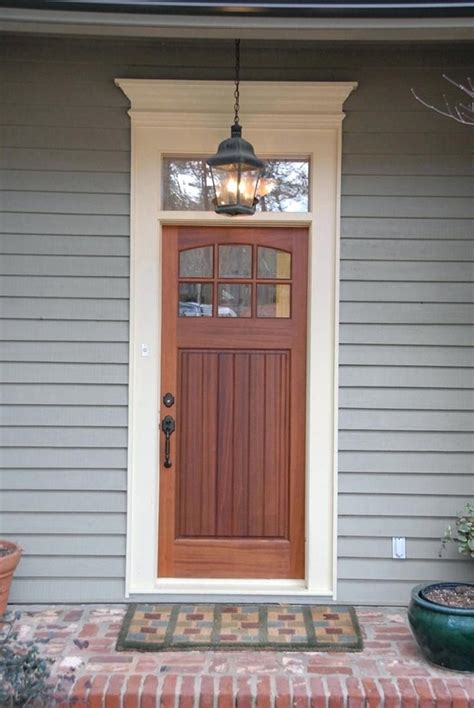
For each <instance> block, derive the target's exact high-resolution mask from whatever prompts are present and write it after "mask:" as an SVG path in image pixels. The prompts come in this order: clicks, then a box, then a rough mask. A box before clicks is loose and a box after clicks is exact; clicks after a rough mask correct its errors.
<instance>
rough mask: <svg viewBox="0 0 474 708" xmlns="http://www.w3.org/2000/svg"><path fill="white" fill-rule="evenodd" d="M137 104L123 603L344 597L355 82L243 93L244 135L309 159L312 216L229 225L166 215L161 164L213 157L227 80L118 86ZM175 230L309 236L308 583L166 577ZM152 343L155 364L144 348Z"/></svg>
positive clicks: (266, 86) (253, 87) (267, 150)
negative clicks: (164, 304) (341, 289)
mask: <svg viewBox="0 0 474 708" xmlns="http://www.w3.org/2000/svg"><path fill="white" fill-rule="evenodd" d="M116 84H117V86H119V87H120V88H121V89H122V91H123V92H124V93H125V94H126V95H127V96H128V98H130V100H131V110H130V112H129V115H130V118H131V129H132V146H131V147H132V158H131V160H132V168H131V252H130V365H129V366H130V368H129V436H128V487H127V488H128V495H127V557H126V595H127V597H129V596H130V595H133V594H137V595H140V594H147V595H150V594H157V595H158V594H166V593H169V592H173V593H176V592H178V593H185V594H190V585H192V587H193V588H194V592H206V593H208V594H210V595H212V594H228V595H232V594H243V593H244V594H249V595H250V594H255V595H257V594H258V595H265V594H269V595H270V594H278V595H281V594H287V595H298V596H302V595H313V596H324V597H328V596H329V597H333V598H335V597H336V579H337V571H336V559H337V549H336V538H337V536H336V522H337V472H336V471H337V366H338V361H337V353H338V352H337V344H338V309H339V302H338V285H339V217H340V179H341V124H342V120H343V118H344V113H343V112H342V105H343V102H344V100H345V99H346V98H347V96H348V95H349V94H350V92H351V91H352V90H353V89H354V88H355V87H356V84H355V83H354V82H336V83H332V82H328V83H321V82H317V83H307V82H301V83H299V82H298V83H277V82H247V83H244V84H243V85H242V91H241V93H242V105H243V106H245V111H246V113H242V123H243V125H244V127H245V137H246V138H247V139H249V140H250V141H251V142H252V143H253V144H254V145H255V146H256V150H257V152H258V153H259V155H263V156H265V155H269V156H270V155H278V156H285V155H288V156H309V158H310V170H311V179H310V184H311V195H310V199H311V205H312V211H311V212H308V213H305V214H289V213H288V214H285V213H282V214H278V213H273V214H268V213H259V214H256V215H255V216H253V217H222V216H218V215H217V214H212V213H209V212H165V211H162V210H161V157H162V155H189V154H196V155H202V154H212V153H213V152H214V151H215V148H216V145H217V144H218V142H220V141H221V140H222V139H223V137H225V136H226V135H227V133H228V130H229V125H230V114H229V110H228V109H229V105H230V103H229V105H227V104H228V102H227V101H223V100H222V97H223V95H226V94H229V102H230V101H231V98H232V87H231V84H230V82H208V81H160V80H156V81H155V80H141V79H137V80H135V79H116ZM166 224H196V225H198V224H199V225H209V226H237V225H239V226H252V225H255V226H272V227H275V226H278V225H281V226H290V225H294V226H307V227H308V229H309V248H310V255H309V273H308V285H309V287H308V333H307V342H308V351H307V368H308V375H307V421H306V424H307V436H306V437H307V448H306V579H305V581H304V583H301V581H286V582H284V583H282V582H281V581H270V582H268V581H248V580H242V581H239V580H237V581H232V584H229V582H228V581H220V580H206V581H203V580H202V579H200V580H196V581H195V582H194V584H193V581H189V580H182V579H171V580H170V579H169V578H167V579H157V577H156V558H157V542H158V485H157V470H158V457H157V455H158V441H159V432H158V423H159V410H160V406H159V395H160V382H159V376H160V365H161V361H160V340H161V298H160V292H161V230H162V226H163V225H166ZM144 344H145V345H147V352H148V353H147V356H143V355H142V345H144Z"/></svg>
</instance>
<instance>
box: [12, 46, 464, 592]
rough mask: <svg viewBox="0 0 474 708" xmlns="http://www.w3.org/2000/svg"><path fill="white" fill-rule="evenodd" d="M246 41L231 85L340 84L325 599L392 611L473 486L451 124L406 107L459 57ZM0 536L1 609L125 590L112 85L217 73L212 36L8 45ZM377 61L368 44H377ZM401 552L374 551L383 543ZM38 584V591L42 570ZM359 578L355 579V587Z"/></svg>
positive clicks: (459, 142)
mask: <svg viewBox="0 0 474 708" xmlns="http://www.w3.org/2000/svg"><path fill="white" fill-rule="evenodd" d="M323 49H324V51H322V50H321V48H320V47H319V46H316V45H314V44H313V43H310V42H303V43H300V44H299V45H298V52H295V50H294V44H292V43H286V42H263V43H262V42H246V47H245V57H246V61H245V64H246V66H245V75H246V76H245V78H246V79H254V80H258V79H260V80H262V79H263V80H265V79H275V80H278V79H281V80H310V81H318V80H320V81H327V80H353V79H355V80H357V81H358V82H359V88H358V90H357V91H356V92H354V93H353V94H352V95H351V97H350V98H349V100H348V101H347V104H346V108H347V117H346V119H345V121H344V147H343V179H342V195H343V198H342V206H341V211H342V221H341V234H342V242H341V283H340V286H341V327H340V341H341V346H340V364H341V370H340V383H341V389H340V396H339V401H340V422H339V425H340V447H341V450H340V455H339V472H340V474H339V492H340V503H339V508H340V518H339V532H340V543H339V553H340V561H339V597H340V598H341V600H342V601H349V602H384V601H385V602H393V603H400V602H405V601H406V598H407V597H408V593H409V588H410V587H411V586H412V584H413V582H414V581H416V580H420V581H421V580H426V579H437V578H441V577H456V578H459V579H461V578H463V577H465V576H466V571H465V568H466V565H465V564H463V563H462V562H461V561H459V560H458V558H457V556H455V555H454V556H453V555H452V551H453V549H451V550H450V551H449V552H448V558H449V560H448V561H446V560H443V561H442V562H440V561H439V560H438V558H437V547H438V539H439V536H440V535H441V534H442V532H443V529H444V526H445V524H446V522H447V521H448V520H449V519H450V518H451V517H452V516H453V514H454V513H455V512H456V511H457V510H458V509H459V508H460V507H461V506H462V504H463V500H464V498H466V497H468V496H469V495H472V493H473V491H474V489H473V487H472V471H473V467H472V455H471V452H470V449H471V441H472V436H471V433H472V430H473V419H472V411H473V410H474V390H473V388H474V387H473V377H472V369H471V367H472V346H473V343H474V327H472V326H471V325H472V324H473V312H472V307H471V306H472V300H473V298H472V295H473V285H472V281H473V278H472V273H473V265H472V261H473V249H472V165H471V162H470V158H469V156H468V150H467V140H468V137H467V136H468V133H467V132H466V129H465V128H463V126H459V125H457V124H455V123H453V122H449V121H446V120H443V119H442V118H440V117H439V116H436V115H435V114H433V113H431V112H430V111H427V110H426V109H424V108H423V106H421V105H420V104H419V103H417V102H416V101H414V100H413V98H412V97H411V94H410V88H411V86H414V87H416V88H418V90H419V91H421V90H423V92H425V93H426V95H427V96H430V97H435V96H437V95H440V93H441V92H442V91H443V90H447V91H448V95H452V94H450V93H449V92H450V90H451V89H450V87H449V86H446V85H445V83H444V82H443V81H442V80H441V78H440V77H441V74H442V73H448V74H449V73H450V72H451V73H453V75H456V76H464V75H466V71H467V67H468V66H469V65H470V63H471V48H470V47H467V46H464V45H438V46H436V45H427V46H424V47H415V46H409V45H406V44H404V45H396V44H391V45H389V46H387V47H385V48H381V47H378V48H374V47H371V46H370V45H360V44H359V45H338V46H334V45H331V44H327V45H324V47H323ZM1 52H2V61H1V62H0V85H1V91H2V111H1V112H0V143H1V150H2V152H1V156H0V164H1V170H0V190H1V192H2V193H1V195H0V200H1V201H0V205H1V207H2V209H3V211H4V214H3V217H2V220H1V226H0V232H1V237H0V253H1V254H2V256H1V259H0V262H1V265H0V269H1V274H2V278H1V280H0V317H2V318H3V320H2V323H1V334H2V338H3V340H4V346H3V347H2V348H1V349H0V360H1V361H2V381H3V383H2V384H1V385H0V400H1V406H2V407H1V408H0V424H1V425H2V426H3V430H2V436H3V441H4V449H3V453H2V457H1V460H0V462H1V464H0V486H1V488H2V490H3V491H4V494H3V495H2V500H1V502H0V503H1V508H2V510H3V512H4V513H3V514H2V517H1V522H0V523H1V532H2V534H5V535H10V536H12V537H15V538H17V539H18V540H19V541H20V543H21V544H22V545H23V547H24V548H25V557H24V560H23V561H22V564H21V570H20V572H19V574H18V577H17V578H16V579H15V581H14V586H13V599H14V600H16V601H17V602H41V601H43V602H64V601H68V600H70V601H78V602H81V601H84V602H90V601H97V602H100V601H120V600H122V599H123V597H124V554H125V532H126V516H125V492H126V462H127V451H126V425H127V401H128V391H127V380H128V375H127V361H128V336H129V331H128V294H129V281H128V274H129V261H128V253H129V243H128V238H129V189H130V176H129V169H130V133H129V118H128V116H127V107H128V104H127V100H126V98H125V96H124V95H123V94H122V93H121V92H120V91H119V90H118V89H117V88H116V87H115V86H114V84H113V79H114V78H115V77H116V76H124V77H126V76H129V77H134V78H136V77H138V78H140V77H141V78H168V79H169V78H192V79H195V78H200V79H206V78H207V79H224V78H231V73H232V69H231V65H230V64H229V45H228V42H226V41H212V42H209V41H208V40H207V41H201V42H196V41H192V40H166V41H162V40H160V41H159V42H156V41H154V40H143V41H126V40H120V41H115V40H103V39H101V40H96V39H81V38H74V37H70V38H67V39H66V38H64V39H61V38H59V37H56V38H54V39H51V38H26V37H16V36H11V37H6V38H5V41H4V42H3V46H2V49H1ZM376 52H377V53H376ZM392 535H405V536H406V537H407V550H408V556H409V558H408V560H407V561H405V562H401V561H392V560H391V559H390V554H391V536H392ZM51 577H53V578H54V582H53V583H51V582H50V578H51ZM367 578H371V582H370V583H367V582H366V579H367Z"/></svg>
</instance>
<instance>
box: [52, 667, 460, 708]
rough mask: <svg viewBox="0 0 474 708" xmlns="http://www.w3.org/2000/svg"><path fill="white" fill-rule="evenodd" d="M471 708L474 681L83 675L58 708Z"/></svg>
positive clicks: (277, 676)
mask: <svg viewBox="0 0 474 708" xmlns="http://www.w3.org/2000/svg"><path fill="white" fill-rule="evenodd" d="M72 706H74V707H75V708H254V707H255V708H378V707H380V708H382V707H383V708H474V679H472V678H469V677H460V678H459V679H455V678H451V677H450V678H446V679H441V678H429V679H421V678H420V679H418V678H398V679H383V678H381V679H367V678H364V679H358V678H354V677H350V678H346V677H344V678H340V677H338V676H336V675H332V676H331V675H328V676H323V677H313V676H310V677H307V676H302V675H287V674H270V675H269V674H255V675H242V676H230V675H229V676H210V675H204V676H191V675H188V674H185V675H183V674H165V675H163V674H160V675H153V674H148V675H142V674H132V675H127V674H95V675H84V676H81V677H80V678H79V679H78V680H77V681H76V682H75V684H74V685H73V686H72V687H71V689H70V691H69V695H68V697H67V698H65V699H64V700H63V701H61V702H60V703H58V708H71V707H72Z"/></svg>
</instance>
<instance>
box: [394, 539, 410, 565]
mask: <svg viewBox="0 0 474 708" xmlns="http://www.w3.org/2000/svg"><path fill="white" fill-rule="evenodd" d="M406 557H407V552H406V538H405V536H393V537H392V558H396V559H397V560H404V559H405V558H406Z"/></svg>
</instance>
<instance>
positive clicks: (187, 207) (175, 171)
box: [162, 157, 310, 212]
mask: <svg viewBox="0 0 474 708" xmlns="http://www.w3.org/2000/svg"><path fill="white" fill-rule="evenodd" d="M162 179H163V182H162V201H163V209H164V210H165V211H213V210H214V206H213V204H212V179H211V174H210V171H209V168H208V167H207V165H206V161H205V158H201V157H165V158H163V178H162ZM257 196H258V198H259V203H258V205H257V211H269V212H307V211H309V209H310V204H309V159H307V158H298V159H292V158H275V159H270V160H267V161H266V163H265V171H264V175H263V177H262V179H261V180H260V186H259V192H258V194H257Z"/></svg>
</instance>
